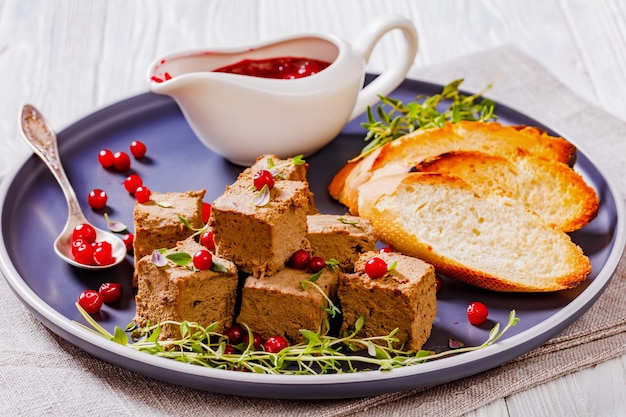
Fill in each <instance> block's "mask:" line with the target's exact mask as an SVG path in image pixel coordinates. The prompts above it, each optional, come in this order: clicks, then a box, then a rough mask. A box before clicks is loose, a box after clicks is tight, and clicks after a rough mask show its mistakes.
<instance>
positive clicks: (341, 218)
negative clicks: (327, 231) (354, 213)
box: [337, 216, 360, 226]
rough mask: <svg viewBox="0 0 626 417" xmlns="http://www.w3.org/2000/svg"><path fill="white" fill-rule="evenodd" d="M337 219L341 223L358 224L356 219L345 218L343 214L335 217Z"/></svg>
mask: <svg viewBox="0 0 626 417" xmlns="http://www.w3.org/2000/svg"><path fill="white" fill-rule="evenodd" d="M337 220H339V221H340V222H341V223H343V224H351V225H353V226H355V225H357V224H359V223H360V222H359V221H358V220H352V221H351V220H348V219H346V218H345V217H343V216H339V217H337Z"/></svg>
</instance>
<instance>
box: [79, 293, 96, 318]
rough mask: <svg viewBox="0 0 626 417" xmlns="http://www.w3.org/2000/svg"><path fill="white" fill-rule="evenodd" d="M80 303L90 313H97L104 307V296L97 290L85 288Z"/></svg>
mask: <svg viewBox="0 0 626 417" xmlns="http://www.w3.org/2000/svg"><path fill="white" fill-rule="evenodd" d="M78 305H80V306H81V307H82V308H83V310H85V311H86V312H87V313H89V314H96V313H97V312H99V311H100V309H101V308H102V297H100V293H98V291H95V290H85V291H83V292H82V293H81V294H80V296H79V297H78Z"/></svg>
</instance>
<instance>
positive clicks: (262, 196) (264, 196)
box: [250, 185, 270, 207]
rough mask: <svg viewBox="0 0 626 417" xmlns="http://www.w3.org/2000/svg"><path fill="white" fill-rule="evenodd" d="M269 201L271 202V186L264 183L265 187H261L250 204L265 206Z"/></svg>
mask: <svg viewBox="0 0 626 417" xmlns="http://www.w3.org/2000/svg"><path fill="white" fill-rule="evenodd" d="M269 202H270V188H269V187H268V186H267V185H264V186H263V188H261V189H260V190H259V191H257V192H256V194H254V197H253V199H252V202H251V203H250V204H252V205H253V206H256V207H263V206H265V205H267V203H269Z"/></svg>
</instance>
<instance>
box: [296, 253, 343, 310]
mask: <svg viewBox="0 0 626 417" xmlns="http://www.w3.org/2000/svg"><path fill="white" fill-rule="evenodd" d="M326 268H328V269H329V270H331V271H333V272H334V271H337V269H338V268H339V261H338V260H336V259H332V258H331V259H329V260H328V261H326V266H325V268H322V269H320V270H319V271H317V272H316V273H314V274H313V275H311V276H310V277H309V278H308V279H305V280H303V281H300V285H301V286H302V290H304V291H306V290H307V287H308V286H309V285H311V286H312V287H313V288H315V289H316V290H317V291H318V292H319V293H320V294H321V295H322V297H324V298H325V299H326V303H327V306H326V307H324V306H322V309H323V310H324V311H325V312H326V313H328V315H329V316H330V317H333V318H334V317H335V316H336V315H337V314H341V310H339V307H337V306H336V305H335V303H333V301H332V300H331V299H330V298H329V297H328V295H327V294H326V293H325V292H324V290H322V288H321V287H320V286H319V285H317V284H316V283H315V281H317V280H318V279H319V277H321V276H322V274H323V273H324V270H325V269H326Z"/></svg>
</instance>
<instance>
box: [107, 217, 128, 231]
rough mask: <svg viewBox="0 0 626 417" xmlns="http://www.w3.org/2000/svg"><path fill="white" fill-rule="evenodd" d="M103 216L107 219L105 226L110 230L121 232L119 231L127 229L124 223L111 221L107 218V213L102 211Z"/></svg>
mask: <svg viewBox="0 0 626 417" xmlns="http://www.w3.org/2000/svg"><path fill="white" fill-rule="evenodd" d="M104 218H105V219H106V221H107V227H108V228H109V230H110V231H112V232H115V233H121V232H123V231H124V230H126V229H127V227H126V225H125V224H124V223H122V222H116V221H112V220H111V219H109V215H108V214H107V213H104Z"/></svg>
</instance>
